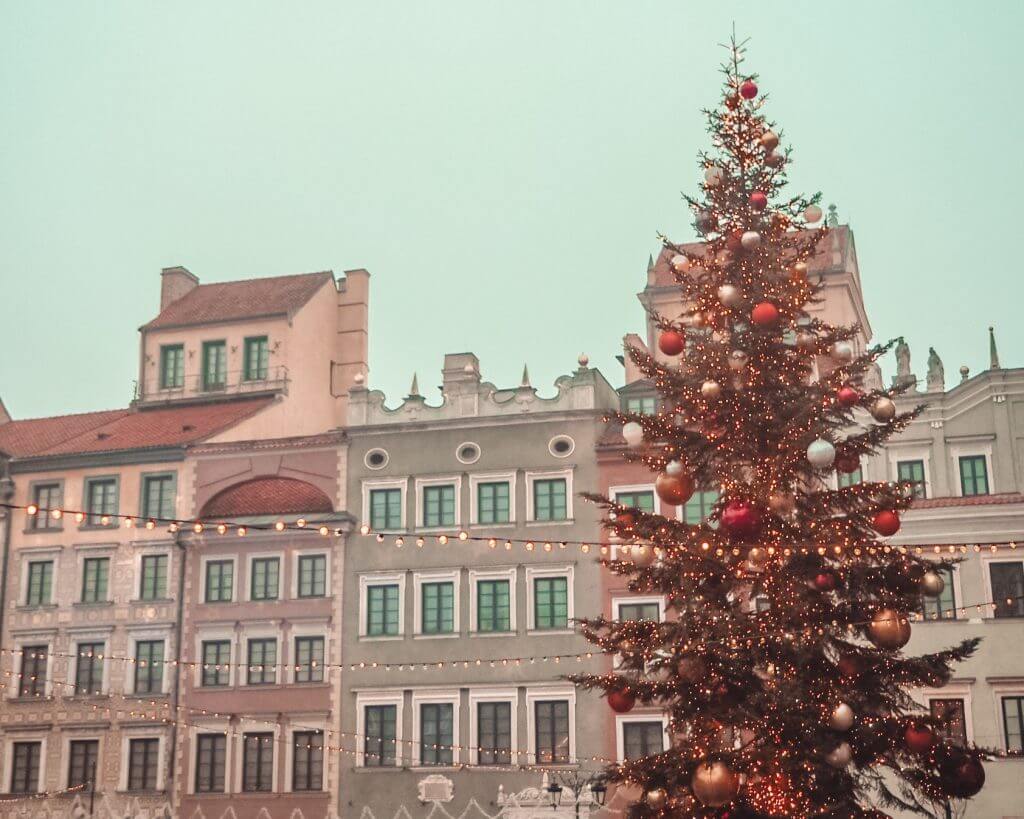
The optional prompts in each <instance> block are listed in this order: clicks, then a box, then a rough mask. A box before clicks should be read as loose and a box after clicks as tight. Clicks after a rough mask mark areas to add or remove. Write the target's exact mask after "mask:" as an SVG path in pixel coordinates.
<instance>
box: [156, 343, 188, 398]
mask: <svg viewBox="0 0 1024 819" xmlns="http://www.w3.org/2000/svg"><path fill="white" fill-rule="evenodd" d="M183 386H185V346H184V345H183V344H165V345H164V346H162V347H161V348H160V389H162V390H179V389H181V388H182V387H183Z"/></svg>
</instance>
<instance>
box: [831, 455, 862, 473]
mask: <svg viewBox="0 0 1024 819" xmlns="http://www.w3.org/2000/svg"><path fill="white" fill-rule="evenodd" d="M835 467H836V472H841V473H843V474H844V475H852V474H853V473H854V472H856V471H857V470H858V469H860V458H858V457H857V456H856V455H852V454H851V455H840V456H839V457H838V458H836V460H835Z"/></svg>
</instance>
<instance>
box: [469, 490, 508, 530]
mask: <svg viewBox="0 0 1024 819" xmlns="http://www.w3.org/2000/svg"><path fill="white" fill-rule="evenodd" d="M476 516H477V522H478V523H508V522H509V521H510V520H511V507H510V505H509V485H508V482H507V481H500V482H494V483H480V484H477V487H476Z"/></svg>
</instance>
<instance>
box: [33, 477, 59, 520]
mask: <svg viewBox="0 0 1024 819" xmlns="http://www.w3.org/2000/svg"><path fill="white" fill-rule="evenodd" d="M62 494H63V493H62V492H61V485H60V484H59V483H37V484H36V485H35V486H34V487H32V503H34V504H35V505H36V508H37V509H38V510H39V512H37V513H36V514H35V515H33V516H32V517H30V518H29V519H28V526H29V528H30V529H35V530H43V529H60V528H61V523H60V520H59V519H55V518H54V517H53V515H51V514H50V512H49V510H51V509H60V506H61V503H63V500H64V499H63V498H62V497H61V495H62Z"/></svg>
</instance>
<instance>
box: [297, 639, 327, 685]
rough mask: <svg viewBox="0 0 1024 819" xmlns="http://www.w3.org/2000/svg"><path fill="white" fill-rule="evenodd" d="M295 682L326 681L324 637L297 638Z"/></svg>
mask: <svg viewBox="0 0 1024 819" xmlns="http://www.w3.org/2000/svg"><path fill="white" fill-rule="evenodd" d="M295 665H296V666H297V668H296V669H295V682H297V683H308V682H323V681H324V638H323V637H296V638H295Z"/></svg>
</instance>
